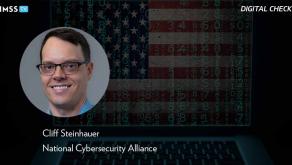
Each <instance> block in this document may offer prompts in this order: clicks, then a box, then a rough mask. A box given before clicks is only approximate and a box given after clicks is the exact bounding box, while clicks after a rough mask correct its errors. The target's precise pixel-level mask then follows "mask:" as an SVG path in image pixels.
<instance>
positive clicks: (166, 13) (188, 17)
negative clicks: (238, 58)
mask: <svg viewBox="0 0 292 165" xmlns="http://www.w3.org/2000/svg"><path fill="white" fill-rule="evenodd" d="M236 14H240V12H239V10H234V9H233V10H232V9H220V10H219V9H218V10H216V9H149V16H148V17H149V20H150V21H156V20H157V21H181V20H185V21H212V20H226V21H230V20H232V18H233V17H232V16H234V15H236Z"/></svg>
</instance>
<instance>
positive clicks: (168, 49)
mask: <svg viewBox="0 0 292 165" xmlns="http://www.w3.org/2000/svg"><path fill="white" fill-rule="evenodd" d="M250 47H251V45H250V44H246V45H236V44H216V45H214V44H205V45H204V44H150V45H149V56H170V55H172V56H221V57H222V56H242V55H244V56H245V57H246V58H248V56H251V51H250Z"/></svg>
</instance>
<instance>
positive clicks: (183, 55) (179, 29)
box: [32, 0, 273, 165]
mask: <svg viewBox="0 0 292 165" xmlns="http://www.w3.org/2000/svg"><path fill="white" fill-rule="evenodd" d="M240 3H241V2H239V1H216V0H214V1H212V0H211V1H193V0H185V1H176V0H151V1H150V0H149V1H134V0H110V1H103V0H100V1H98V0H96V1H83V0H74V1H63V0H61V1H52V2H51V3H50V6H49V7H50V10H51V15H50V17H51V26H52V27H55V26H72V27H75V28H80V29H82V30H85V31H86V32H88V33H90V34H91V35H92V36H94V37H95V38H96V39H97V40H98V41H99V42H100V44H101V45H102V46H103V47H104V49H105V51H106V53H107V56H108V60H109V64H110V70H111V74H110V82H109V85H108V89H107V91H106V93H105V95H104V97H103V99H102V100H101V101H100V102H99V103H98V104H97V105H96V106H95V107H94V108H93V110H91V111H90V112H88V113H86V114H84V115H81V116H78V117H74V118H66V119H60V118H54V122H53V125H54V127H53V128H48V129H47V131H48V132H52V134H53V133H54V131H55V132H58V131H60V132H61V131H62V130H64V131H68V132H79V131H84V132H86V131H87V132H91V133H92V132H97V133H98V137H95V138H92V137H86V138H84V137H83V138H80V137H73V138H45V139H44V140H45V141H44V142H43V143H42V145H41V146H40V149H39V151H38V152H37V153H36V156H35V158H34V160H33V161H32V164H112V165H114V164H139V165H140V164H164V165H166V164H176V165H180V164H188V165H193V164H253V165H254V164H263V165H269V164H273V163H272V161H271V160H270V158H269V156H268V155H267V153H266V151H265V149H264V146H263V145H262V143H261V142H260V141H259V140H258V139H257V138H256V137H254V136H251V135H250V134H249V130H250V129H251V127H252V126H253V122H254V121H255V120H256V119H255V118H254V113H255V111H256V110H255V109H253V101H254V100H253V86H252V84H253V81H254V80H253V76H254V75H253V74H254V70H253V67H252V66H253V60H252V59H253V56H254V54H252V44H253V43H252V41H253V31H252V27H253V24H252V22H253V17H252V15H251V14H246V13H240V11H239V6H240V5H241V4H240ZM246 3H247V4H248V3H251V2H246ZM49 146H57V147H60V148H62V149H64V148H67V149H66V150H65V149H64V151H57V152H55V151H54V152H51V151H48V150H49V149H47V148H49ZM70 146H74V147H76V146H88V147H89V148H91V149H92V150H95V151H88V152H70V151H68V150H70ZM109 147H112V148H111V149H112V150H114V151H111V150H110V149H109ZM114 147H117V148H115V149H113V148H114ZM118 147H121V148H120V149H119V148H118ZM123 147H125V150H124V151H122V150H123ZM131 147H132V149H133V150H132V149H129V148H131ZM141 147H144V148H143V150H144V149H145V150H146V149H149V150H148V151H143V152H142V151H141V150H142V149H141ZM147 147H149V148H147ZM102 148H103V149H104V150H102ZM154 150H156V151H154Z"/></svg>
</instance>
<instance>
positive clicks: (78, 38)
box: [40, 28, 90, 62]
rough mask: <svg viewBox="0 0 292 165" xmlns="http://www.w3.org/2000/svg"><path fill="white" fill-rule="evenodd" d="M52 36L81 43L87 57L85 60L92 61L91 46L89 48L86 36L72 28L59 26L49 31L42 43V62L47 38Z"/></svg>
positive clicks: (73, 42)
mask: <svg viewBox="0 0 292 165" xmlns="http://www.w3.org/2000/svg"><path fill="white" fill-rule="evenodd" d="M50 37H57V38H59V39H62V40H64V41H68V42H70V43H72V44H74V45H76V46H78V45H80V46H81V49H82V52H83V56H84V59H85V62H90V48H89V44H88V42H87V40H86V39H85V37H84V36H83V35H82V34H81V33H79V32H77V31H75V30H73V29H70V28H58V29H56V30H52V31H50V32H49V33H47V35H46V36H45V38H44V40H43V42H42V45H41V50H40V60H41V62H42V50H43V47H44V45H45V44H46V42H47V40H48V39H49V38H50Z"/></svg>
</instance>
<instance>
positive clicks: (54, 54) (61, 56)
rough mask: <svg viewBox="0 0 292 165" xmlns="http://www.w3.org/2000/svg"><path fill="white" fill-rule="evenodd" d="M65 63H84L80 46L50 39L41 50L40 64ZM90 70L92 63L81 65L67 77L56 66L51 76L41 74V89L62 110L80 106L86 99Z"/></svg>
mask: <svg viewBox="0 0 292 165" xmlns="http://www.w3.org/2000/svg"><path fill="white" fill-rule="evenodd" d="M65 62H84V56H83V53H82V49H81V46H80V45H78V46H76V45H74V44H72V43H70V42H68V41H64V40H62V39H59V38H57V37H50V38H49V39H48V40H47V41H46V43H45V45H44V47H43V50H42V63H43V64H48V63H50V64H61V63H65ZM92 69H93V64H92V63H89V64H83V65H80V66H79V69H78V71H77V72H76V73H73V74H69V75H67V74H65V73H64V71H63V70H62V69H61V67H60V66H57V67H56V70H55V72H54V74H53V75H51V76H48V75H43V74H41V80H42V85H43V89H44V91H45V94H46V95H47V97H48V99H49V101H50V103H51V104H52V105H54V106H55V107H59V108H64V109H65V108H73V107H75V106H76V105H80V104H82V103H81V102H82V101H84V99H85V98H86V89H87V82H88V80H89V79H90V78H91V75H92Z"/></svg>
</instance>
